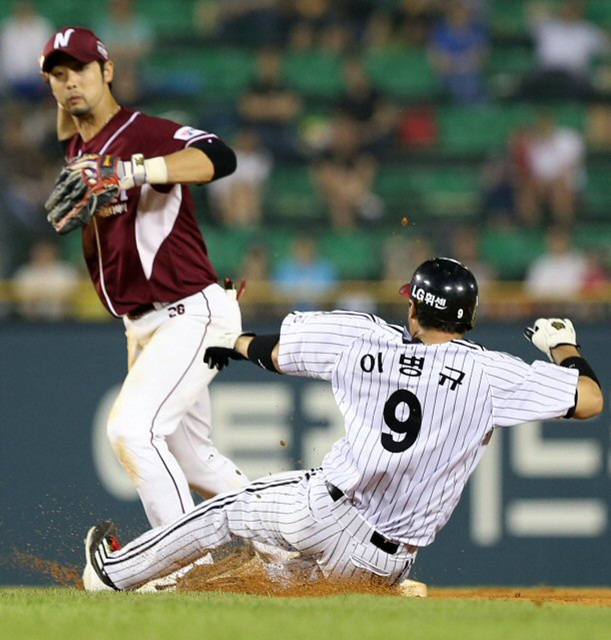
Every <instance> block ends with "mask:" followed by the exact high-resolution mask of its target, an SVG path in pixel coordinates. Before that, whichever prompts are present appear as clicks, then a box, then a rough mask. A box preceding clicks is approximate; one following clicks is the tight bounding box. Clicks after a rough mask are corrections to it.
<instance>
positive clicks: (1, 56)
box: [0, 0, 54, 101]
mask: <svg viewBox="0 0 611 640" xmlns="http://www.w3.org/2000/svg"><path fill="white" fill-rule="evenodd" d="M53 31H54V27H53V25H52V24H51V23H50V22H49V21H48V20H47V19H46V18H44V17H43V16H41V15H40V14H39V13H38V12H37V11H36V6H35V3H34V2H30V1H28V0H18V1H17V2H15V4H14V5H13V10H12V14H11V15H10V16H9V17H8V18H7V19H6V20H4V21H3V22H2V26H1V27H0V81H1V82H2V85H3V87H4V88H5V90H6V93H7V95H8V97H9V98H12V99H14V100H28V101H39V100H41V99H42V98H43V96H44V95H46V91H45V86H44V84H43V83H42V82H41V79H40V67H39V63H38V59H39V58H40V55H41V53H42V50H43V49H44V47H45V44H46V43H47V41H48V40H49V38H50V37H51V36H52V35H53Z"/></svg>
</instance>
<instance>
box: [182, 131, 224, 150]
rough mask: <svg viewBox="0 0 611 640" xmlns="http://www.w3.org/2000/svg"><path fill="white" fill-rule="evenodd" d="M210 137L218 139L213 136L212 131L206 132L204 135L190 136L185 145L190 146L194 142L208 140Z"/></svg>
mask: <svg viewBox="0 0 611 640" xmlns="http://www.w3.org/2000/svg"><path fill="white" fill-rule="evenodd" d="M210 138H215V139H217V140H218V136H215V135H214V134H213V133H207V134H206V135H204V136H196V137H195V138H191V140H189V141H188V142H187V144H186V145H185V147H190V146H191V145H192V144H193V143H194V142H199V141H200V140H208V139H210Z"/></svg>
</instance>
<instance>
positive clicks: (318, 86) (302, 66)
mask: <svg viewBox="0 0 611 640" xmlns="http://www.w3.org/2000/svg"><path fill="white" fill-rule="evenodd" d="M282 71H283V74H284V77H285V80H286V82H287V84H288V86H290V87H291V88H293V89H294V90H295V91H297V92H298V93H300V94H301V95H303V96H304V97H315V98H317V97H324V98H335V97H337V96H339V95H340V94H341V93H342V91H343V86H344V85H343V80H342V62H341V58H340V56H338V55H335V54H332V53H327V52H325V51H304V52H293V53H288V54H287V55H286V57H285V58H284V60H283V63H282Z"/></svg>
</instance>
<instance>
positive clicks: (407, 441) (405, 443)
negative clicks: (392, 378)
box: [381, 389, 422, 453]
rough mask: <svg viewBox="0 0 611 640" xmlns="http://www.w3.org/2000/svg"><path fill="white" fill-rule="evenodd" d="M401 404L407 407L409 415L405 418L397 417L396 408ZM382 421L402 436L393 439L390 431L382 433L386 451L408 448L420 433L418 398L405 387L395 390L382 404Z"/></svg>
mask: <svg viewBox="0 0 611 640" xmlns="http://www.w3.org/2000/svg"><path fill="white" fill-rule="evenodd" d="M401 404H406V405H407V407H408V409H409V416H408V417H407V419H406V420H399V418H397V408H398V407H399V405H401ZM384 422H385V423H386V424H387V426H388V428H389V429H390V430H391V431H392V432H393V434H395V433H396V434H400V435H402V436H403V438H400V439H399V440H395V439H394V438H393V435H392V434H390V433H383V434H382V437H381V440H382V446H383V447H384V448H385V449H386V451H390V452H392V453H401V452H402V451H405V450H407V449H409V448H410V447H411V446H412V445H413V444H414V442H416V438H417V437H418V434H419V433H420V427H421V425H422V405H421V404H420V401H419V400H418V398H417V397H416V396H415V395H414V394H413V393H412V392H411V391H408V390H407V389H399V390H397V391H395V392H394V393H393V394H392V395H391V396H390V398H388V400H387V401H386V403H385V404H384Z"/></svg>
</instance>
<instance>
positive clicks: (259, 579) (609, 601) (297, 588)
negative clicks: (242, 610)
mask: <svg viewBox="0 0 611 640" xmlns="http://www.w3.org/2000/svg"><path fill="white" fill-rule="evenodd" d="M14 561H15V563H16V564H18V565H20V566H21V567H22V568H25V567H27V568H28V569H29V572H30V573H31V574H38V575H44V576H47V577H49V578H51V579H52V580H53V582H54V583H55V584H58V585H63V586H70V587H77V588H79V589H82V588H83V585H82V581H81V578H80V571H81V567H76V566H75V567H66V566H62V565H59V564H57V563H55V562H50V561H46V560H42V559H40V558H37V557H35V556H33V555H29V554H24V553H18V554H16V556H15V557H14ZM231 564H232V563H219V564H217V565H216V567H214V565H208V566H204V567H201V568H197V569H194V570H193V571H191V572H189V573H188V574H187V575H186V576H185V577H184V578H183V579H182V580H180V581H179V583H178V591H185V592H198V591H217V592H226V593H245V594H251V595H259V596H276V597H284V598H287V597H293V598H294V597H299V598H315V597H323V596H330V595H342V594H348V593H367V594H371V595H394V596H398V597H401V596H400V594H398V593H397V591H396V590H395V589H393V588H392V587H388V586H384V585H370V584H358V583H346V582H342V583H333V582H312V581H310V580H307V579H304V580H302V581H299V583H298V584H296V583H295V582H293V583H292V584H282V583H278V582H273V581H271V580H270V579H269V577H268V576H267V574H266V573H265V572H264V571H263V570H262V567H261V564H260V562H258V561H256V560H255V561H250V562H246V563H244V564H241V565H239V566H231ZM428 597H429V599H437V600H443V599H461V598H463V599H469V600H477V599H480V600H521V601H524V600H526V601H530V602H533V603H534V604H536V605H543V604H550V603H556V604H567V605H582V606H596V607H611V587H600V588H568V587H548V586H540V587H460V588H459V587H429V589H428Z"/></svg>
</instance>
